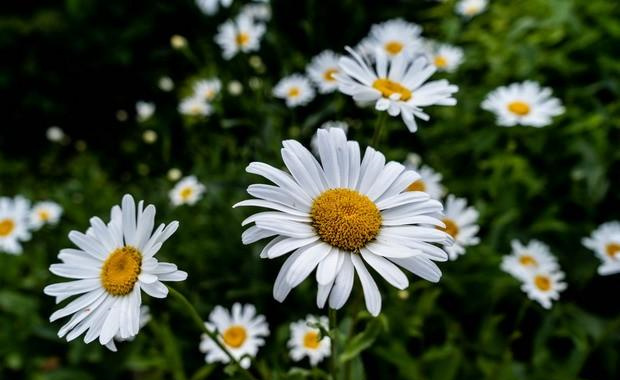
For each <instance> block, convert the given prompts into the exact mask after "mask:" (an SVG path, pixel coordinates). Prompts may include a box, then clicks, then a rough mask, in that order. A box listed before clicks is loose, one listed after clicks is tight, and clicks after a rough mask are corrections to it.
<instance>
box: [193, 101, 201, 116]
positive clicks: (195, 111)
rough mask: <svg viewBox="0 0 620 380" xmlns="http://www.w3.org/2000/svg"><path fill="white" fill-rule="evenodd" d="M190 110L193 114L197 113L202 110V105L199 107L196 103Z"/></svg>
mask: <svg viewBox="0 0 620 380" xmlns="http://www.w3.org/2000/svg"><path fill="white" fill-rule="evenodd" d="M190 112H191V113H192V114H194V115H198V114H199V113H201V112H202V107H200V106H199V105H198V104H194V105H193V106H192V107H191V109H190Z"/></svg>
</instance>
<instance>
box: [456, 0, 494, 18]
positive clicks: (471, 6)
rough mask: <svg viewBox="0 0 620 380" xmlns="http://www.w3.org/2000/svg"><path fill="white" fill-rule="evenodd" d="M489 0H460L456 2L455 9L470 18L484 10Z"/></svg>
mask: <svg viewBox="0 0 620 380" xmlns="http://www.w3.org/2000/svg"><path fill="white" fill-rule="evenodd" d="M488 5H489V0H460V1H459V2H458V3H456V7H455V11H456V13H458V14H460V15H461V16H464V17H467V18H471V17H474V16H476V15H479V14H480V13H482V12H484V10H485V9H487V6H488Z"/></svg>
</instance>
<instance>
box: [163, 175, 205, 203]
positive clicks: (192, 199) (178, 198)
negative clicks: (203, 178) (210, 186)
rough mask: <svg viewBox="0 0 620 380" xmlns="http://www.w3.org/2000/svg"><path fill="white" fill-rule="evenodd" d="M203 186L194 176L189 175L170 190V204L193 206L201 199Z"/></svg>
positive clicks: (203, 190)
mask: <svg viewBox="0 0 620 380" xmlns="http://www.w3.org/2000/svg"><path fill="white" fill-rule="evenodd" d="M205 189H206V188H205V185H203V184H202V183H200V182H198V179H196V177H195V176H193V175H191V176H188V177H185V178H183V179H182V180H180V181H179V182H178V183H177V184H176V185H175V186H174V188H173V189H172V190H170V193H169V196H170V202H172V204H173V205H174V206H180V205H184V204H186V205H190V206H192V205H194V204H196V202H198V201H199V200H201V199H202V194H203V193H204V192H205Z"/></svg>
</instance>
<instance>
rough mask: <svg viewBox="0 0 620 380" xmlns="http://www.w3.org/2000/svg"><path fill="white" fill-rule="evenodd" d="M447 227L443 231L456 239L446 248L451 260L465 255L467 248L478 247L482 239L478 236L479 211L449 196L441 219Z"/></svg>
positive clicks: (463, 201)
mask: <svg viewBox="0 0 620 380" xmlns="http://www.w3.org/2000/svg"><path fill="white" fill-rule="evenodd" d="M440 219H441V221H442V222H443V224H445V225H446V226H445V227H437V228H440V229H443V230H444V231H446V232H447V233H449V234H450V236H452V237H453V238H454V244H453V245H451V246H447V247H444V248H445V250H446V251H447V252H448V254H449V255H450V260H456V258H457V257H458V255H462V254H464V253H465V247H468V246H471V245H476V244H478V243H479V242H480V239H479V238H478V237H477V236H476V234H477V233H478V230H479V227H478V225H477V224H476V222H477V221H478V211H476V209H475V208H473V207H471V206H470V207H467V200H466V199H464V198H456V197H455V196H454V195H452V194H450V195H448V198H447V199H446V205H445V215H443V216H441V217H440Z"/></svg>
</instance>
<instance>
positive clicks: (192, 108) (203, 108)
mask: <svg viewBox="0 0 620 380" xmlns="http://www.w3.org/2000/svg"><path fill="white" fill-rule="evenodd" d="M179 112H180V113H181V114H182V115H186V116H208V115H210V114H211V112H213V108H212V107H211V105H210V104H209V103H207V102H205V101H204V99H203V98H202V97H197V96H191V97H189V98H185V99H183V100H181V103H180V104H179Z"/></svg>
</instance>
